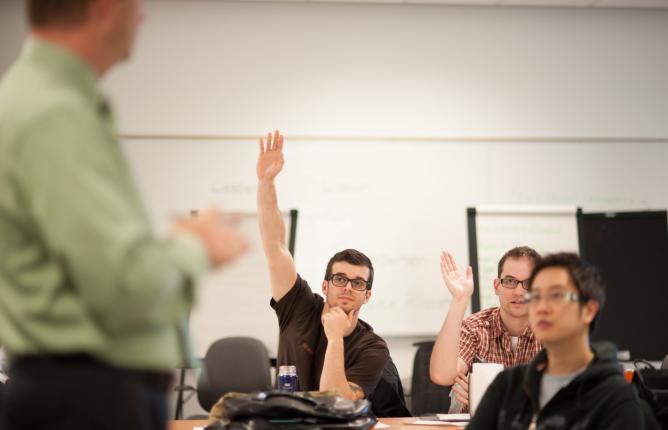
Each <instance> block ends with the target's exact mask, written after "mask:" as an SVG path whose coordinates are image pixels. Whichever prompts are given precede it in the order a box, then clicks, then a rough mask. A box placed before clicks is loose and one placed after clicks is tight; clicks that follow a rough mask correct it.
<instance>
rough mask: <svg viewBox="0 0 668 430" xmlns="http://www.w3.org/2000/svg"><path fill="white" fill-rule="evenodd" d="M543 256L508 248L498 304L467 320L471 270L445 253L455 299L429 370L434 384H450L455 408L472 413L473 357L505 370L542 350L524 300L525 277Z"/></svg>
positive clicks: (497, 281)
mask: <svg viewBox="0 0 668 430" xmlns="http://www.w3.org/2000/svg"><path fill="white" fill-rule="evenodd" d="M539 260H540V255H539V254H538V253H537V252H536V251H535V250H534V249H532V248H529V247H528V246H521V247H516V248H513V249H511V250H509V251H508V252H506V253H505V254H504V255H503V257H501V259H500V260H499V264H498V272H497V273H498V278H496V279H495V280H494V294H496V295H497V296H498V297H499V306H498V307H492V308H488V309H483V310H481V311H480V312H477V313H475V314H473V315H471V316H469V317H468V318H466V319H464V314H465V313H466V311H467V309H468V306H469V302H470V300H471V295H472V294H473V273H472V270H471V267H468V268H467V269H466V271H465V272H461V271H460V270H459V269H458V268H457V265H456V263H455V260H454V258H453V256H452V255H451V254H450V253H448V252H443V253H442V255H441V273H442V275H443V280H444V282H445V285H446V287H447V288H448V291H450V294H452V301H451V302H450V307H449V309H448V314H447V316H446V318H445V322H444V323H443V326H442V327H441V331H440V332H439V334H438V337H437V338H436V343H435V344H434V349H433V352H432V355H431V362H430V365H429V373H430V376H431V379H432V381H433V382H434V383H436V384H439V385H452V395H451V398H452V402H451V405H450V411H451V412H466V411H468V372H469V370H470V369H471V366H472V364H473V363H474V362H475V361H480V362H487V363H498V364H502V365H503V366H504V367H506V368H507V367H512V366H516V365H518V364H524V363H528V362H529V361H530V360H531V359H532V358H533V357H534V356H535V355H536V354H537V353H538V351H540V350H541V348H542V346H541V344H540V342H538V340H536V338H535V336H534V334H533V332H532V331H531V329H530V328H529V317H528V310H527V306H526V304H525V303H524V294H525V293H526V291H527V289H528V284H527V280H528V278H529V275H530V274H531V270H532V269H533V267H534V266H535V265H536V263H537V262H538V261H539Z"/></svg>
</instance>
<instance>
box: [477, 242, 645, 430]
mask: <svg viewBox="0 0 668 430" xmlns="http://www.w3.org/2000/svg"><path fill="white" fill-rule="evenodd" d="M604 301H605V289H604V284H603V282H602V280H601V278H600V275H599V273H598V271H597V270H596V268H594V267H592V266H590V265H588V264H586V263H585V262H584V261H582V260H581V259H580V258H579V257H578V256H577V255H575V254H554V255H550V256H547V257H545V258H544V259H543V260H542V261H541V262H539V263H538V264H537V265H536V267H535V268H534V270H533V273H532V274H531V278H530V279H529V292H528V293H527V294H526V302H527V303H528V307H529V324H530V326H531V329H532V330H533V332H534V333H535V335H536V337H537V338H538V340H539V341H540V342H542V343H543V345H544V346H545V349H544V350H543V351H541V352H540V353H539V354H538V355H537V356H536V357H535V358H534V360H533V361H532V362H531V363H529V364H528V365H524V366H518V367H515V368H512V369H508V370H506V371H504V372H502V373H501V374H499V375H498V376H497V378H496V379H495V380H494V382H493V383H492V384H491V385H490V386H489V388H488V389H487V392H486V393H485V395H484V396H483V399H482V400H481V402H480V405H478V408H477V409H476V413H475V415H474V416H473V418H472V420H471V423H470V424H469V427H468V428H469V429H485V430H490V429H504V430H505V429H509V430H514V429H534V430H561V429H564V430H565V429H578V430H582V429H606V430H609V429H643V428H646V427H647V426H649V427H650V428H655V427H654V426H655V425H656V424H655V423H654V422H648V421H652V417H651V416H649V417H646V416H645V413H644V409H643V407H642V406H641V402H640V400H639V399H638V396H637V394H636V392H635V390H634V388H633V387H632V386H631V385H630V384H629V383H628V382H626V380H625V379H624V376H623V374H622V372H621V367H620V366H619V364H618V363H617V361H616V349H615V347H614V345H612V344H610V343H601V344H598V345H590V343H589V335H590V333H591V331H592V330H593V329H594V327H595V325H596V322H597V319H598V316H599V314H600V311H601V308H602V307H603V303H604Z"/></svg>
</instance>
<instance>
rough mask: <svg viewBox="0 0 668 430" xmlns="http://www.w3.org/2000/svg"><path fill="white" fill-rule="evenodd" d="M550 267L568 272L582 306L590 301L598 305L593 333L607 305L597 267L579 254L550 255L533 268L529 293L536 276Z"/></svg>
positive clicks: (593, 322)
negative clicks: (604, 306)
mask: <svg viewBox="0 0 668 430" xmlns="http://www.w3.org/2000/svg"><path fill="white" fill-rule="evenodd" d="M549 267H561V268H563V269H565V270H566V272H567V273H568V276H569V278H570V279H571V282H573V285H575V289H576V290H577V291H578V296H579V301H580V306H584V303H586V302H588V301H589V300H594V301H595V302H597V303H598V312H597V313H596V316H595V317H594V319H593V320H592V322H591V324H590V326H589V334H591V333H593V332H594V330H595V329H596V325H597V323H598V321H599V318H600V316H601V311H603V305H604V304H605V282H604V281H603V278H602V277H601V273H600V272H599V271H598V269H597V268H596V266H593V265H591V264H589V263H587V262H586V261H584V260H583V259H581V258H580V257H579V256H578V255H577V254H574V253H571V252H560V253H556V254H550V255H546V256H545V257H544V258H543V259H541V260H540V261H539V262H538V263H537V264H536V266H535V267H534V268H533V271H532V272H531V277H530V278H529V291H531V287H532V285H533V280H534V278H535V277H536V275H537V274H538V273H539V272H541V271H542V270H545V269H547V268H549Z"/></svg>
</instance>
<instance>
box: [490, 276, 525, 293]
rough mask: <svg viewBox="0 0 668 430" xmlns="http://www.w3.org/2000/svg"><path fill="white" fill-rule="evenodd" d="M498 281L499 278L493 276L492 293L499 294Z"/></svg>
mask: <svg viewBox="0 0 668 430" xmlns="http://www.w3.org/2000/svg"><path fill="white" fill-rule="evenodd" d="M500 282H501V281H499V278H494V294H496V295H497V296H498V295H499V286H500V285H499V283H500ZM522 285H524V284H522Z"/></svg>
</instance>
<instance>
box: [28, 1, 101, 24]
mask: <svg viewBox="0 0 668 430" xmlns="http://www.w3.org/2000/svg"><path fill="white" fill-rule="evenodd" d="M93 1H94V0H26V6H27V8H28V21H29V23H30V25H31V26H33V27H44V26H48V25H52V24H60V25H74V24H79V23H81V22H82V21H83V20H84V19H85V18H86V14H87V13H88V8H89V7H90V5H91V3H93Z"/></svg>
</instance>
